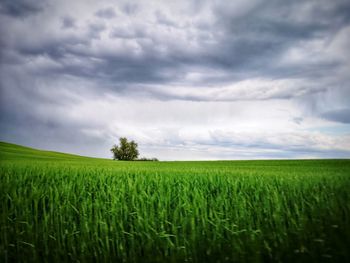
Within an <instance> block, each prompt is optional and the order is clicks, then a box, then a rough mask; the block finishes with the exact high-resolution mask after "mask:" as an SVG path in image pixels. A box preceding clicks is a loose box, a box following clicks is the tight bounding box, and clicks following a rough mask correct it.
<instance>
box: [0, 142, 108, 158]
mask: <svg viewBox="0 0 350 263" xmlns="http://www.w3.org/2000/svg"><path fill="white" fill-rule="evenodd" d="M28 159H36V160H64V161H67V160H79V161H83V160H85V161H89V160H106V159H100V158H92V157H85V156H79V155H74V154H68V153H61V152H55V151H44V150H38V149H34V148H30V147H25V146H21V145H17V144H12V143H7V142H0V160H28Z"/></svg>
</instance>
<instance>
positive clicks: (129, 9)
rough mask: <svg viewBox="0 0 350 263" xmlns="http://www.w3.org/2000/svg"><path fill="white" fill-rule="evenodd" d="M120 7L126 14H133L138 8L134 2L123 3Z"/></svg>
mask: <svg viewBox="0 0 350 263" xmlns="http://www.w3.org/2000/svg"><path fill="white" fill-rule="evenodd" d="M120 9H121V11H123V12H124V13H125V14H127V15H135V14H136V13H137V12H138V10H139V6H138V5H137V4H136V3H125V4H123V5H122V6H121V8H120Z"/></svg>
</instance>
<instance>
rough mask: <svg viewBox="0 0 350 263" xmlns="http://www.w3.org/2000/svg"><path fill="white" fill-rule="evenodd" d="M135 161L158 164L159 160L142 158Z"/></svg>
mask: <svg viewBox="0 0 350 263" xmlns="http://www.w3.org/2000/svg"><path fill="white" fill-rule="evenodd" d="M134 161H144V162H158V161H159V160H158V159H157V158H146V157H142V158H139V159H135V160H134Z"/></svg>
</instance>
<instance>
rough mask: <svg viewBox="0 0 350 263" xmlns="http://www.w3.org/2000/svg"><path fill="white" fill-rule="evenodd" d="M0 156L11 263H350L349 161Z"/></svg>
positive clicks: (25, 151)
mask: <svg viewBox="0 0 350 263" xmlns="http://www.w3.org/2000/svg"><path fill="white" fill-rule="evenodd" d="M0 152H1V153H0V159H1V161H0V199H1V203H0V225H1V231H0V256H1V258H0V261H1V262H66V261H68V262H85V261H88V262H271V261H272V262H349V261H350V252H348V248H349V246H350V160H304V161H301V160H300V161H299V160H295V161H292V160H291V161H280V160H278V161H211V162H121V161H112V160H105V159H96V158H87V157H79V156H74V155H68V154H61V153H55V152H46V151H38V150H34V149H30V148H25V147H21V146H16V145H13V144H7V143H0Z"/></svg>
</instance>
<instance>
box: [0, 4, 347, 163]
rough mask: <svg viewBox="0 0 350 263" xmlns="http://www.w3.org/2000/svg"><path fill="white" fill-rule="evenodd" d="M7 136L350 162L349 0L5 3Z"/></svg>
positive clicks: (88, 149)
mask: <svg viewBox="0 0 350 263" xmlns="http://www.w3.org/2000/svg"><path fill="white" fill-rule="evenodd" d="M0 36H1V37H0V48H1V50H0V102H1V103H0V104H1V105H0V140H1V141H7V142H12V143H17V144H22V145H27V146H31V147H36V148H40V149H48V150H56V151H63V152H68V153H75V154H80V155H86V156H96V157H106V158H111V156H112V155H111V152H110V148H111V147H112V146H113V144H115V143H118V138H119V137H127V138H129V139H132V140H135V141H136V142H137V143H138V145H139V150H140V153H141V156H145V157H149V158H151V157H156V158H158V159H160V160H217V159H225V160H228V159H232V160H234V159H286V158H293V159H295V158H350V99H349V98H350V84H349V83H350V48H349V47H350V2H349V1H348V0H344V1H343V0H333V1H328V0H327V1H326V0H318V1H316V0H314V1H313V0H296V1H287V2H286V1H275V0H271V1H259V0H250V1H247V0H237V1H198V0H184V1H181V0H180V1H160V0H159V1H152V0H151V1H130V0H129V1H119V0H118V1H116V0H115V1H110V0H101V1H95V0H74V1H71V0H69V1H68V0H61V1H51V0H3V1H1V3H0Z"/></svg>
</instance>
